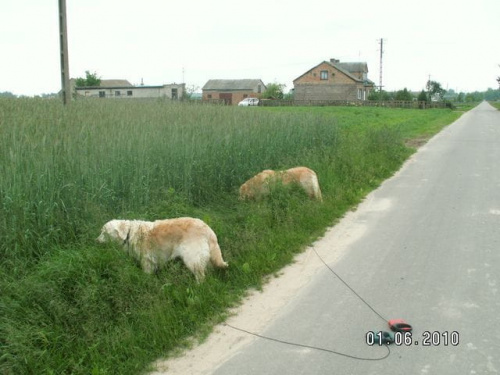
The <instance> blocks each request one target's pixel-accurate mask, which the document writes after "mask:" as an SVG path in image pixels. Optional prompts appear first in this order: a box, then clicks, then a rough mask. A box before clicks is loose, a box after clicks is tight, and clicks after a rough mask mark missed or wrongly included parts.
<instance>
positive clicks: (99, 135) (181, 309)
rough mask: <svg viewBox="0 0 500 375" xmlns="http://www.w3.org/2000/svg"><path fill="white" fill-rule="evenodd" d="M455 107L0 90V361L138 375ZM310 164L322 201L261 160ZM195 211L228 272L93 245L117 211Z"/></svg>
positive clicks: (25, 367) (5, 369) (161, 214)
mask: <svg viewBox="0 0 500 375" xmlns="http://www.w3.org/2000/svg"><path fill="white" fill-rule="evenodd" d="M459 115H460V114H459V113H457V112H452V111H450V110H426V111H420V110H406V109H384V108H333V107H322V108H233V107H222V106H204V105H188V104H176V103H165V102H162V101H125V100H123V101H121V100H120V101H111V100H109V101H104V100H102V101H101V100H96V101H79V102H75V103H73V105H72V106H71V107H70V108H67V109H65V108H63V107H62V105H60V104H59V103H58V102H55V101H49V100H46V101H43V100H35V99H14V100H8V99H5V100H4V99H2V100H0V131H1V137H0V175H1V176H2V178H1V180H0V236H1V239H2V241H1V242H0V373H2V374H70V373H72V374H89V373H91V374H118V373H119V374H136V373H140V372H141V371H144V369H145V368H147V366H148V364H149V363H151V361H153V360H154V359H156V358H158V357H161V356H165V355H167V354H168V353H169V352H171V351H172V350H174V349H176V348H178V347H182V346H184V345H187V343H188V340H187V339H188V338H189V337H191V336H196V337H199V338H203V337H204V336H206V335H207V334H208V333H209V332H210V330H211V327H212V326H213V324H215V323H217V322H220V321H222V320H223V319H224V318H225V316H226V311H227V309H228V308H229V307H232V306H235V305H236V304H238V303H239V301H240V300H241V298H242V296H244V295H245V292H246V291H247V290H248V289H249V288H260V287H261V285H262V283H263V282H264V280H265V278H266V277H267V276H269V275H273V274H274V273H276V272H277V271H278V270H279V269H280V268H281V267H283V266H284V265H285V264H287V263H289V262H290V261H291V260H292V258H293V256H294V254H296V253H297V252H300V251H301V250H302V249H303V248H304V246H305V245H307V244H308V243H310V242H311V241H312V240H313V239H315V238H317V237H318V236H320V235H321V234H322V233H323V232H324V230H325V228H326V227H327V226H329V225H331V224H332V223H333V222H335V220H337V219H338V218H340V217H341V216H342V215H343V214H344V213H345V212H346V211H347V210H348V209H349V208H352V207H353V206H355V205H356V204H357V203H359V201H360V200H361V199H362V197H363V196H365V195H366V194H367V193H368V192H369V191H370V190H372V189H374V188H375V187H376V186H378V185H379V183H380V182H381V181H383V180H384V179H386V178H387V177H389V176H391V175H392V174H393V173H394V171H396V170H397V169H398V168H399V167H400V165H401V164H402V162H403V161H404V160H405V159H406V158H407V157H408V156H409V155H410V154H411V153H412V152H413V149H410V148H408V147H407V146H406V144H408V142H407V141H408V140H410V139H415V138H419V139H421V138H422V137H424V138H425V137H430V136H431V135H432V134H434V133H436V132H438V131H439V130H440V129H441V128H442V127H443V126H445V125H446V124H449V123H451V122H452V121H453V120H454V119H456V118H457V117H458V116H459ZM298 165H305V166H308V167H310V168H312V169H314V170H315V171H316V172H317V173H318V176H319V180H320V184H321V188H322V191H323V197H324V203H322V204H321V203H318V202H313V201H311V200H309V199H307V198H306V197H305V196H304V194H303V193H302V192H301V191H299V190H297V189H290V190H284V189H276V191H274V192H273V194H272V195H271V196H270V197H269V198H268V199H266V200H264V201H262V202H260V203H252V202H240V201H239V200H238V199H237V192H238V187H239V186H240V184H241V183H243V182H244V181H245V180H246V179H248V178H249V177H251V176H253V175H254V174H255V173H257V172H259V171H261V170H263V169H266V168H271V169H280V168H289V167H292V166H298ZM179 216H194V217H199V218H201V219H203V220H205V221H206V222H207V223H208V224H209V225H210V226H211V227H212V228H213V229H214V231H215V232H216V233H217V235H218V237H219V243H220V245H221V248H222V252H223V255H224V258H225V260H226V261H228V262H229V264H230V268H229V269H228V270H226V271H218V270H213V271H210V272H209V273H208V276H207V279H206V281H205V282H204V283H203V284H201V285H197V284H196V282H195V280H194V277H193V276H192V275H191V274H190V273H189V271H187V270H186V269H185V267H183V265H182V264H181V263H180V262H172V263H171V264H169V266H168V267H167V269H166V270H163V271H161V272H159V273H158V274H156V275H146V274H144V273H143V272H142V271H141V270H140V268H139V267H138V266H137V265H136V264H135V263H134V262H133V261H132V260H131V259H130V258H128V257H127V256H126V254H124V253H123V252H122V251H121V250H120V249H119V248H118V247H115V246H112V245H109V246H103V245H98V244H96V243H95V238H96V237H97V235H98V234H99V230H100V227H101V226H102V225H103V224H104V223H105V222H106V221H108V220H110V219H113V218H123V219H144V220H156V219H163V218H171V217H179Z"/></svg>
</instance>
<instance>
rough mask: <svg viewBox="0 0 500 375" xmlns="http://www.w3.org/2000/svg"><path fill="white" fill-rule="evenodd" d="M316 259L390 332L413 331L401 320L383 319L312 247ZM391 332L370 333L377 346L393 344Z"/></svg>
mask: <svg viewBox="0 0 500 375" xmlns="http://www.w3.org/2000/svg"><path fill="white" fill-rule="evenodd" d="M312 249H313V250H314V252H315V253H316V255H317V256H318V258H319V259H320V260H321V261H322V262H323V264H324V265H325V266H326V267H327V268H328V269H329V270H330V271H331V272H332V273H333V274H334V275H335V276H336V277H337V278H338V279H339V280H340V281H342V283H343V284H344V285H345V286H346V287H348V288H349V290H350V291H351V292H353V293H354V294H355V295H356V296H357V297H358V298H359V299H360V300H361V302H363V303H364V304H365V305H366V306H368V307H369V308H370V310H372V311H373V312H374V313H375V314H377V315H378V317H379V318H380V319H382V320H383V321H384V322H386V323H387V324H388V325H389V328H390V330H391V331H392V332H403V333H404V332H411V331H412V330H413V327H412V326H411V325H410V324H408V323H407V322H406V321H405V320H403V319H391V320H387V319H386V318H384V317H383V316H382V315H381V314H380V313H379V312H378V311H376V310H375V309H374V308H373V307H372V306H371V305H370V304H369V303H368V302H366V301H365V300H364V299H363V297H361V296H360V295H359V294H358V293H356V291H355V290H354V289H352V288H351V286H350V285H349V284H347V283H346V282H345V281H344V279H342V278H341V277H340V276H339V275H338V274H337V273H336V272H335V271H334V270H333V269H332V268H331V267H330V266H329V265H328V264H327V263H326V262H325V261H324V260H323V258H321V256H320V255H319V254H318V252H317V251H316V249H315V248H314V246H313V247H312ZM392 332H387V331H380V334H379V335H377V334H375V332H373V331H372V333H373V334H374V341H375V343H377V344H387V345H389V344H392V343H393V342H394V333H392Z"/></svg>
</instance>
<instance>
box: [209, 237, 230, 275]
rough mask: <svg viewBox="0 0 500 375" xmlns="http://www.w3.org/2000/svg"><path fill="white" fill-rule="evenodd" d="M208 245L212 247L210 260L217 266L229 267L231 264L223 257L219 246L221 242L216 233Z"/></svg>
mask: <svg viewBox="0 0 500 375" xmlns="http://www.w3.org/2000/svg"><path fill="white" fill-rule="evenodd" d="M208 245H209V247H210V261H211V262H212V264H213V265H214V266H215V267H218V268H227V267H229V264H227V263H226V262H225V261H224V259H222V252H221V250H220V247H219V243H218V242H217V237H216V236H215V234H214V237H212V238H210V239H209V240H208Z"/></svg>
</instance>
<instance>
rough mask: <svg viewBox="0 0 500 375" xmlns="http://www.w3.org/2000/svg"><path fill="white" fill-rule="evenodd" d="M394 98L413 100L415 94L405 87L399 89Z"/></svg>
mask: <svg viewBox="0 0 500 375" xmlns="http://www.w3.org/2000/svg"><path fill="white" fill-rule="evenodd" d="M394 100H401V101H411V100H413V95H412V94H411V93H410V92H409V91H408V89H407V88H406V87H405V88H404V89H403V90H399V91H397V92H396V94H395V95H394Z"/></svg>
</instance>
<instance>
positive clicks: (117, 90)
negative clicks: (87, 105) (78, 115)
mask: <svg viewBox="0 0 500 375" xmlns="http://www.w3.org/2000/svg"><path fill="white" fill-rule="evenodd" d="M74 81H75V80H73V79H72V80H71V82H70V85H71V86H73V87H74V92H75V93H76V95H77V96H84V97H94V98H113V99H120V98H129V99H133V98H166V99H172V100H176V99H181V98H182V97H183V95H184V92H185V90H186V85H185V84H184V83H180V84H176V83H172V84H167V85H161V86H145V85H140V86H134V85H132V84H131V83H130V82H129V81H127V80H125V79H102V80H101V84H100V85H99V86H87V87H75V86H74Z"/></svg>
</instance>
